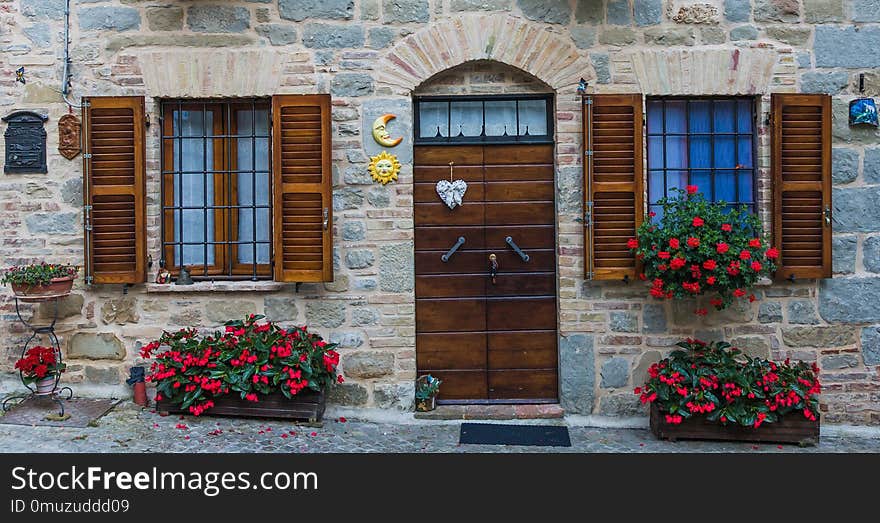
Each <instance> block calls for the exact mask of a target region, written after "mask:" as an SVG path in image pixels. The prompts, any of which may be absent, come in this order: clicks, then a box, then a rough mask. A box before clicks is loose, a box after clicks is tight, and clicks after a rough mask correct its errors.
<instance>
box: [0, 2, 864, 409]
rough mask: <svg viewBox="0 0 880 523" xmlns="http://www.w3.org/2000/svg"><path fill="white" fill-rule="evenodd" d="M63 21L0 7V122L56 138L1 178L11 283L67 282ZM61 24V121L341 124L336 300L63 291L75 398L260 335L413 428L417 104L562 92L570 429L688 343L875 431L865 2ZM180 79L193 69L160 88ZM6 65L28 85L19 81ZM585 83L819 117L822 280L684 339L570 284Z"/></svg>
mask: <svg viewBox="0 0 880 523" xmlns="http://www.w3.org/2000/svg"><path fill="white" fill-rule="evenodd" d="M64 3H65V2H64V1H63V0H0V107H2V111H0V112H2V113H3V114H4V115H5V114H7V113H8V112H11V111H13V110H16V109H32V110H37V111H40V112H44V113H46V114H48V116H49V121H48V123H47V131H48V136H49V138H48V140H49V143H48V150H49V159H48V161H49V174H47V175H36V174H34V175H0V228H2V231H3V235H2V238H0V263H2V264H4V265H8V264H13V263H20V262H26V261H33V260H38V259H52V260H55V261H60V262H73V263H81V260H82V232H81V231H82V203H81V201H82V196H81V191H82V186H81V162H80V159H79V158H77V159H75V160H74V161H68V160H66V159H64V158H63V157H61V156H60V155H59V154H58V153H57V145H58V135H57V131H56V125H57V121H58V118H59V117H60V116H61V115H62V114H64V113H66V112H67V110H68V109H67V106H66V104H64V103H63V101H62V100H61V98H60V95H59V93H58V89H59V88H60V83H59V78H60V76H61V74H62V63H61V59H60V58H59V57H61V56H63V45H62V44H63V41H62V38H63V36H62V35H63V7H64ZM72 8H73V13H72V15H71V39H72V43H71V59H72V73H73V79H72V85H73V91H72V96H71V99H72V100H74V101H78V100H79V97H80V96H83V95H110V94H113V95H116V94H138V95H145V96H146V97H147V110H148V112H150V113H151V116H152V118H153V121H158V119H157V117H158V113H157V111H158V104H157V103H156V98H157V97H161V96H182V95H187V94H188V95H189V96H205V95H208V94H216V95H223V96H234V95H268V94H272V93H315V92H329V93H331V95H332V96H333V115H332V117H333V125H334V151H333V162H334V210H335V216H334V224H333V226H334V238H335V240H334V241H335V245H334V261H335V266H336V269H335V273H336V281H334V282H332V283H326V284H306V285H302V286H301V287H300V288H299V291H298V292H296V290H295V288H294V286H292V285H281V284H274V283H270V282H263V283H257V284H250V283H234V284H233V283H225V284H219V283H217V284H211V283H201V284H198V285H197V286H195V287H194V288H189V289H185V290H184V291H180V290H179V289H175V290H176V291H178V292H158V291H159V290H160V289H157V288H156V287H155V286H151V285H145V286H135V287H133V288H130V289H128V290H127V291H126V292H124V291H123V289H121V288H120V287H118V286H96V287H93V288H85V287H83V286H82V282H78V284H77V288H76V289H75V294H74V296H71V298H69V299H68V300H66V302H65V303H64V304H63V305H62V310H61V313H62V314H61V315H62V317H63V318H62V320H60V321H59V333H60V334H61V336H62V339H63V344H64V347H65V351H66V354H67V356H68V357H69V358H70V363H71V366H70V372H68V374H67V375H66V376H65V380H68V381H70V382H72V383H74V384H76V388H77V391H78V393H79V392H89V391H91V392H95V393H99V392H107V391H111V390H112V391H114V392H116V393H120V392H121V391H122V389H124V385H122V382H121V380H122V379H123V378H124V375H125V374H126V372H127V368H128V367H129V366H130V365H131V364H133V363H135V362H137V361H138V359H137V350H136V348H137V346H138V344H139V343H142V342H145V341H146V340H148V339H151V338H154V337H156V336H157V335H158V334H159V333H160V332H161V331H162V330H163V329H173V328H177V327H183V326H191V325H192V326H198V327H200V328H205V329H211V328H215V327H216V326H218V325H219V324H221V323H222V322H223V321H224V320H226V319H229V318H231V317H235V316H240V315H242V314H245V313H250V312H256V313H264V314H266V315H267V316H269V317H270V318H272V319H276V320H279V321H282V322H295V323H308V324H309V325H311V326H313V327H314V328H315V329H317V330H318V331H320V332H322V333H323V334H325V335H326V336H327V337H329V338H330V339H331V340H332V341H337V342H339V343H340V344H341V346H342V354H343V360H342V366H343V372H344V374H345V376H346V383H345V384H344V385H343V386H342V387H340V388H338V389H337V390H336V391H335V392H334V396H335V397H334V400H335V401H338V402H343V403H346V404H350V405H360V406H377V407H382V408H400V409H408V408H410V406H411V403H412V380H413V378H414V377H415V337H414V331H415V326H414V296H413V277H412V249H413V243H412V242H413V222H412V194H411V193H412V167H411V161H412V148H411V126H412V124H411V122H412V114H411V99H410V95H411V94H412V92H413V91H414V90H417V91H418V92H419V93H423V94H431V93H440V92H444V93H453V92H471V93H476V92H499V91H514V90H519V89H522V90H526V91H531V90H532V89H535V90H538V91H541V92H547V91H548V90H552V91H554V92H555V93H556V99H555V104H556V131H557V210H558V224H557V230H558V240H557V244H558V265H559V270H558V273H559V304H560V317H559V323H560V325H559V328H560V369H561V373H560V376H561V380H560V381H561V387H560V390H561V394H562V398H561V402H562V404H563V406H564V407H565V408H566V410H567V411H569V412H575V413H594V414H602V415H610V416H627V415H636V414H641V413H642V412H643V410H642V408H641V407H640V405H639V404H638V403H637V402H636V400H635V396H634V395H633V394H632V390H631V389H632V387H633V386H634V385H635V384H638V382H639V381H641V380H642V379H643V378H644V375H645V373H646V369H647V366H648V365H650V363H651V362H653V361H656V360H657V359H659V358H660V357H662V355H663V354H665V353H666V352H667V351H668V350H669V349H670V347H671V346H672V345H673V344H674V343H675V342H676V341H678V340H679V339H681V338H682V337H687V336H700V337H705V338H722V337H723V338H725V339H727V340H729V341H732V342H734V343H736V344H738V345H740V346H742V347H744V348H746V349H747V350H749V351H750V352H752V353H756V354H762V355H765V356H766V355H769V356H771V357H773V358H778V359H784V358H785V357H793V358H801V359H805V360H808V361H816V362H817V363H818V364H819V366H820V367H821V369H822V376H821V377H822V380H823V381H824V383H825V384H826V387H825V393H824V394H823V407H822V410H823V415H824V420H825V421H826V422H832V423H853V424H880V334H878V332H880V331H878V328H880V327H878V326H880V308H878V307H877V306H876V304H877V303H880V215H878V212H880V211H878V209H880V133H878V132H877V131H876V130H874V129H872V128H850V127H849V126H848V125H847V119H846V113H847V106H848V103H849V101H850V100H851V99H853V98H854V97H855V96H856V95H857V90H856V86H857V81H858V74H859V73H862V72H864V73H866V75H867V76H866V77H867V88H868V93H869V94H872V95H878V94H880V74H878V73H877V69H878V66H880V55H878V51H877V49H880V14H878V13H880V11H878V5H877V2H876V1H874V0H852V1H845V0H702V1H691V0H581V1H577V2H575V1H568V0H322V1H320V2H317V1H315V2H312V1H302V0H266V1H263V0H260V1H245V0H238V1H224V2H219V1H216V0H215V1H202V0H196V1H188V2H176V1H172V0H106V1H101V0H78V1H76V0H74V1H73V2H72ZM188 57H193V59H192V60H188ZM196 58H197V60H196ZM193 61H195V62H196V63H198V64H199V65H198V66H197V67H193V68H190V69H185V68H184V69H181V68H180V67H176V68H175V66H173V64H181V63H183V64H187V63H190V62H193ZM487 61H493V62H500V63H504V64H507V65H506V66H503V67H502V66H495V65H489V64H488V63H487ZM472 62H473V63H472ZM462 64H465V65H462ZM22 65H23V66H25V68H26V70H27V72H26V76H27V79H28V83H27V84H26V85H22V84H20V83H16V82H15V81H14V78H15V75H14V70H15V69H16V68H18V67H19V66H22ZM181 71H185V72H186V74H181ZM444 71H446V72H444ZM701 73H704V74H701ZM705 73H716V74H705ZM580 77H584V78H586V79H587V80H589V82H590V85H591V90H594V91H596V92H609V93H611V92H642V93H647V94H745V95H754V96H760V97H761V99H762V103H761V105H760V108H761V120H762V121H763V118H764V116H766V114H765V113H766V111H767V110H768V103H767V102H768V100H769V93H771V92H825V93H829V94H831V95H833V96H834V101H833V112H834V131H833V135H834V158H833V159H834V184H835V188H834V194H833V203H834V230H835V235H834V272H835V277H834V278H833V279H830V280H825V281H822V282H812V281H804V282H797V283H795V284H788V283H786V284H774V285H772V286H764V287H761V288H760V289H759V291H760V292H758V293H757V294H759V298H760V299H759V300H758V301H756V302H755V303H753V304H749V303H747V302H746V303H742V304H740V305H739V306H738V307H736V308H734V309H732V310H729V311H727V312H724V313H721V314H710V315H709V316H707V317H706V318H704V319H702V320H698V319H696V318H695V317H694V316H693V314H692V310H693V309H694V304H688V303H659V302H654V301H650V300H648V299H646V294H647V293H646V289H645V288H643V287H641V286H640V285H639V284H629V285H626V284H624V283H622V282H620V283H618V282H606V283H596V282H587V281H584V279H583V276H582V275H583V270H584V269H583V267H584V260H583V256H584V250H583V234H582V232H583V229H582V224H581V223H580V222H579V221H577V220H576V219H577V218H578V217H579V216H580V215H581V211H582V199H583V188H582V173H581V165H580V155H579V147H580V143H581V139H582V137H581V132H580V129H581V122H580V109H579V100H578V97H577V95H576V94H575V88H576V85H577V80H578V79H579V78H580ZM181 93H183V94H181ZM385 112H394V113H396V114H397V115H398V119H397V120H394V121H393V122H392V124H391V126H392V129H393V130H394V131H395V132H396V134H403V135H405V136H406V139H405V141H404V143H403V144H401V145H400V146H398V147H397V148H396V149H395V151H394V152H396V153H397V154H398V156H399V157H400V159H401V161H402V163H403V164H404V168H403V172H402V174H401V177H400V181H399V182H398V183H396V184H392V185H388V186H384V187H383V186H380V185H374V184H372V183H371V182H370V179H369V176H368V174H367V173H366V162H367V161H368V155H371V154H376V153H377V152H378V150H379V149H378V148H377V146H376V145H375V144H374V143H373V142H372V140H371V139H369V133H365V128H366V126H368V125H369V123H370V122H371V121H372V119H373V118H375V117H376V116H378V115H379V114H382V113H385ZM157 133H158V126H155V125H154V126H152V127H151V128H150V129H149V132H148V139H147V147H148V154H147V158H148V165H147V174H148V221H149V229H148V249H149V252H150V253H151V254H152V256H153V259H154V260H158V259H159V251H158V245H159V240H158V234H159V221H158V219H159V216H158V215H159V213H158V192H159V181H158V176H157V172H158V168H159V140H158V134H157ZM759 141H760V146H759V149H760V154H759V158H760V159H761V164H760V165H759V167H760V173H759V179H758V185H759V197H760V200H761V202H762V204H761V207H762V209H761V213H762V217H763V219H764V220H765V221H766V222H767V223H768V225H769V224H770V223H771V222H772V216H771V214H770V212H769V208H768V206H767V201H768V199H769V194H770V193H769V191H770V187H769V184H768V182H767V180H768V164H769V153H768V145H769V140H768V137H767V129H766V128H764V127H762V129H761V136H760V140H759ZM2 147H3V146H2V145H0V148H2ZM2 152H3V151H2V150H0V153H2ZM154 269H155V267H154ZM151 272H153V271H151ZM153 275H154V274H151V277H152V276H153ZM34 313H35V314H38V315H40V316H45V315H46V314H47V311H45V310H41V309H39V308H38V309H37V310H36V311H35V312H34ZM0 314H2V316H0V320H2V324H3V327H4V328H3V329H2V330H0V347H2V350H3V357H2V360H3V362H2V364H0V368H2V369H3V370H4V371H5V372H6V377H7V378H8V379H7V380H6V381H5V382H4V384H3V390H7V389H8V387H9V386H11V385H10V383H11V380H12V378H13V375H12V373H11V362H12V361H14V359H15V358H17V356H18V349H17V347H18V346H19V344H20V343H21V341H22V336H23V334H24V333H23V330H22V329H21V327H20V325H18V324H17V323H16V321H15V311H14V305H13V303H12V302H11V301H10V300H9V297H8V294H4V295H3V297H2V301H0ZM26 314H29V312H26Z"/></svg>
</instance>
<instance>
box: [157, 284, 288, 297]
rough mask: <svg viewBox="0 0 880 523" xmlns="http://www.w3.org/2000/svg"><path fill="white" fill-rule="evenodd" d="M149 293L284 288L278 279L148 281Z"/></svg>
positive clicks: (277, 289)
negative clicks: (184, 283) (192, 281)
mask: <svg viewBox="0 0 880 523" xmlns="http://www.w3.org/2000/svg"><path fill="white" fill-rule="evenodd" d="M145 288H146V290H147V292H148V293H156V294H163V293H164V294H167V293H175V292H275V291H280V290H281V289H283V288H284V284H283V283H281V282H277V281H199V282H195V283H193V284H192V285H175V284H173V283H171V284H165V283H148V284H146V285H145Z"/></svg>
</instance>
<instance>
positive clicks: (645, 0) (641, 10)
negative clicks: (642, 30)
mask: <svg viewBox="0 0 880 523" xmlns="http://www.w3.org/2000/svg"><path fill="white" fill-rule="evenodd" d="M633 12H634V14H635V19H636V25H640V26H644V25H657V24H659V23H660V22H661V20H662V15H663V2H662V1H661V0H635V3H634V4H633Z"/></svg>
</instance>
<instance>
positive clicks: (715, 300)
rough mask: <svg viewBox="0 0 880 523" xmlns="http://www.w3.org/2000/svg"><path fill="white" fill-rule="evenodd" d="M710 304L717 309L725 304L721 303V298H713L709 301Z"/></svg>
mask: <svg viewBox="0 0 880 523" xmlns="http://www.w3.org/2000/svg"><path fill="white" fill-rule="evenodd" d="M709 303H710V304H711V305H712V306H714V307H716V308H720V307H721V305H722V304H723V303H724V302H723V301H721V298H712V299H711V300H709Z"/></svg>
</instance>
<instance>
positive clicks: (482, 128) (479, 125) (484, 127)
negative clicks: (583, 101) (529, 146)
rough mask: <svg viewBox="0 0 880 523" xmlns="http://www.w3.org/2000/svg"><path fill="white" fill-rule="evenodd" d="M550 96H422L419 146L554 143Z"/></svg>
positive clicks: (419, 101)
mask: <svg viewBox="0 0 880 523" xmlns="http://www.w3.org/2000/svg"><path fill="white" fill-rule="evenodd" d="M551 102H552V97H551V95H543V94H539V95H487V96H422V97H418V98H416V100H415V137H416V143H417V144H439V143H455V144H459V145H460V144H468V143H471V144H474V143H523V142H527V143H552V141H553V118H552V116H553V115H552V103H551Z"/></svg>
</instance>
